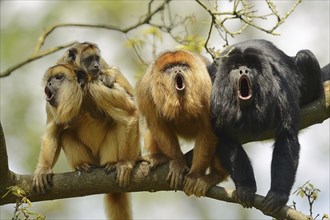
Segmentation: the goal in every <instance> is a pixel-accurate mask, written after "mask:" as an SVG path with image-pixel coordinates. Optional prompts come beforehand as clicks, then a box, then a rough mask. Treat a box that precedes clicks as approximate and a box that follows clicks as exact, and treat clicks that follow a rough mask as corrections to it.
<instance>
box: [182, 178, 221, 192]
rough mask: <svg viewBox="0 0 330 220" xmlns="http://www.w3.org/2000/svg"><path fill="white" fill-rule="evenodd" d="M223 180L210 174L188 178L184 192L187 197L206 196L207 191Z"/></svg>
mask: <svg viewBox="0 0 330 220" xmlns="http://www.w3.org/2000/svg"><path fill="white" fill-rule="evenodd" d="M222 180H223V178H222V177H221V176H219V175H217V174H214V173H210V174H208V175H203V176H200V177H198V178H195V177H193V176H190V175H189V174H188V175H187V176H186V178H185V181H184V188H183V191H184V192H185V193H186V195H187V196H190V195H195V196H196V197H201V196H205V195H206V193H207V191H208V190H209V189H210V188H211V187H212V186H215V185H217V184H218V183H219V182H221V181H222Z"/></svg>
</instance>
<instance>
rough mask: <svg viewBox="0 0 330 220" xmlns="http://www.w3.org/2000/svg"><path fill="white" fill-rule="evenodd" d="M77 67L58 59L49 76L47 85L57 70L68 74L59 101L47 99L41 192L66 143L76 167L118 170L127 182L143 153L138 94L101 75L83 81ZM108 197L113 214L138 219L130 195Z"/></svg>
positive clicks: (38, 184)
mask: <svg viewBox="0 0 330 220" xmlns="http://www.w3.org/2000/svg"><path fill="white" fill-rule="evenodd" d="M76 69H77V68H76V67H75V66H73V65H71V64H57V65H56V66H54V67H51V68H50V69H49V70H48V71H47V72H46V74H45V77H44V81H45V87H46V86H47V81H49V80H50V78H51V77H53V76H56V74H59V73H60V74H63V75H64V80H63V81H62V83H61V85H60V86H59V88H58V93H57V105H56V106H55V107H54V106H53V105H51V104H49V102H47V104H46V108H47V125H46V131H45V133H44V135H43V137H42V140H41V151H40V156H39V161H38V165H37V168H36V171H35V177H34V186H35V187H36V188H37V190H38V191H39V192H43V193H44V192H46V190H47V189H48V188H49V187H50V185H51V184H50V182H51V175H52V168H53V166H54V165H55V163H56V160H57V158H58V156H59V153H60V149H61V147H62V148H63V150H64V152H65V156H66V158H67V160H68V162H69V164H70V166H71V167H72V168H73V169H76V170H81V171H88V170H90V169H91V168H92V167H94V166H97V167H99V166H102V167H105V169H106V171H107V172H110V171H112V170H114V169H116V170H117V182H118V184H119V185H120V186H121V187H125V186H127V185H128V184H129V181H130V174H131V171H132V169H133V166H134V164H135V162H136V160H137V158H138V157H139V156H140V146H139V145H140V141H139V120H138V112H137V109H136V106H135V103H134V100H133V99H132V96H131V95H130V94H128V93H127V92H126V90H125V89H124V88H123V87H122V86H121V85H120V84H118V83H117V82H114V83H113V85H112V87H111V88H109V87H107V86H106V85H104V84H103V82H101V81H100V80H93V81H90V82H89V81H86V83H85V84H83V83H82V84H79V83H78V81H79V80H78V78H77V73H76V71H75V70H76ZM109 74H110V73H109ZM111 74H112V73H111ZM106 197H107V198H106V199H105V201H106V213H108V217H109V218H112V219H131V218H132V213H131V208H130V202H129V199H128V195H127V194H109V195H107V196H106ZM111 197H113V198H112V199H111Z"/></svg>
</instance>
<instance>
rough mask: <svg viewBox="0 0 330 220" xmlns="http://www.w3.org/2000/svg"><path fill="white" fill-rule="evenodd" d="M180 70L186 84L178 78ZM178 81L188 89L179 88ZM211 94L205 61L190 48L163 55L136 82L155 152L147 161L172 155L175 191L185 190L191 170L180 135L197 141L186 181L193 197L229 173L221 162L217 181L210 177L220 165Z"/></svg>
mask: <svg viewBox="0 0 330 220" xmlns="http://www.w3.org/2000/svg"><path fill="white" fill-rule="evenodd" d="M179 72H180V73H179ZM177 73H179V75H180V77H181V79H183V80H182V81H183V82H184V88H183V86H182V83H180V82H179V83H178V82H177V81H176V77H177V75H178V74H177ZM178 84H180V86H182V89H177V86H178ZM180 86H179V87H180ZM210 95H211V79H210V76H209V74H208V71H207V67H206V62H205V59H204V58H203V57H201V56H199V55H197V54H193V53H191V52H187V51H170V52H165V53H163V54H161V55H160V56H159V57H158V58H157V59H156V60H155V61H154V62H153V63H152V64H151V65H150V66H149V68H148V70H147V71H146V73H145V74H144V76H143V77H142V78H141V80H140V81H139V82H138V83H137V86H136V97H137V102H138V107H139V110H140V112H141V114H142V115H143V116H144V117H145V118H146V122H147V127H148V130H147V132H146V134H145V137H144V140H145V147H146V148H147V150H148V151H149V153H150V155H148V156H145V157H144V159H145V160H147V161H149V162H150V164H151V166H157V165H158V164H161V163H164V162H166V160H167V159H168V160H169V161H170V171H169V174H168V180H169V181H170V185H171V187H172V188H174V189H178V188H179V186H180V185H181V182H182V180H183V176H184V174H185V172H186V162H185V159H184V155H183V153H182V151H181V149H180V145H179V140H178V138H179V137H182V138H184V139H195V147H194V155H193V161H192V166H191V168H190V171H189V173H188V175H187V176H186V178H185V181H184V191H185V193H186V194H188V195H191V194H195V195H197V196H201V195H205V193H206V191H207V190H208V188H209V187H211V186H212V185H214V184H215V183H216V182H220V181H221V180H223V179H224V178H225V177H226V176H227V172H226V171H225V170H224V169H223V168H222V167H221V165H219V166H214V167H213V170H217V173H216V174H214V173H212V175H211V176H212V178H211V179H212V181H211V180H210V176H207V177H206V176H205V172H206V170H207V168H208V167H210V166H211V168H212V166H213V164H216V163H213V162H212V161H213V160H214V157H213V156H214V153H215V147H216V143H217V141H218V140H217V138H216V136H215V135H214V133H213V131H212V129H211V125H210ZM218 164H219V163H218ZM215 176H216V178H215Z"/></svg>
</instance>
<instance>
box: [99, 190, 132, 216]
mask: <svg viewBox="0 0 330 220" xmlns="http://www.w3.org/2000/svg"><path fill="white" fill-rule="evenodd" d="M104 205H105V213H106V216H107V218H108V219H112V220H130V219H132V210H131V202H130V196H129V194H127V193H109V194H106V195H105V197H104Z"/></svg>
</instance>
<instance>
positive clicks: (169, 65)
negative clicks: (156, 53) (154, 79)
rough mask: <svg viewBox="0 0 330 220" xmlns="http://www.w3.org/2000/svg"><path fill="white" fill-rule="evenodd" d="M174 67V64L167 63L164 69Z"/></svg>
mask: <svg viewBox="0 0 330 220" xmlns="http://www.w3.org/2000/svg"><path fill="white" fill-rule="evenodd" d="M173 67H174V65H173V64H171V63H170V64H167V65H166V66H165V70H170V69H172V68H173Z"/></svg>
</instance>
